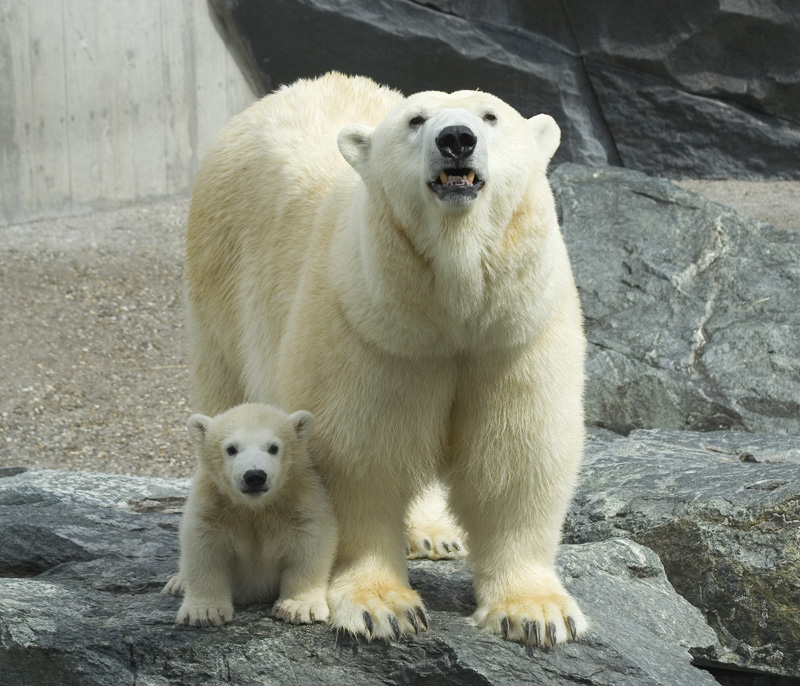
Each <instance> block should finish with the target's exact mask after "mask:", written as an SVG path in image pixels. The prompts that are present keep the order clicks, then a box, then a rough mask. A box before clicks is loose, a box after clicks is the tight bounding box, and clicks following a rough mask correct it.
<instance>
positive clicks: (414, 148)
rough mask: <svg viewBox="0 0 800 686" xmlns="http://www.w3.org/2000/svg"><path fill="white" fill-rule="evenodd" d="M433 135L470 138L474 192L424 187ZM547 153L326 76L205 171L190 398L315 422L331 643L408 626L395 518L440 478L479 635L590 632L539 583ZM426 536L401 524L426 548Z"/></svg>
mask: <svg viewBox="0 0 800 686" xmlns="http://www.w3.org/2000/svg"><path fill="white" fill-rule="evenodd" d="M446 126H468V127H469V128H470V130H471V131H473V133H474V134H475V137H476V139H477V143H476V145H475V148H474V153H473V157H472V158H471V159H470V160H469V161H468V162H469V163H468V165H467V166H469V167H470V168H472V169H474V170H475V171H476V172H477V176H478V177H480V178H482V179H484V181H485V185H484V186H483V187H482V188H480V190H479V191H477V192H475V193H473V194H472V195H470V194H468V193H459V194H458V195H452V196H447V198H449V199H443V198H445V196H444V195H440V194H438V193H435V192H433V190H432V189H431V187H430V186H429V184H430V182H431V181H432V180H433V177H435V175H437V174H438V173H439V172H440V171H441V170H443V169H446V168H447V166H448V162H447V160H446V159H445V153H444V151H442V150H439V149H438V148H437V145H436V140H437V137H438V136H439V135H440V134H441V133H442V128H443V127H446ZM559 137H560V133H559V130H558V126H557V125H556V124H555V122H554V121H553V120H552V118H550V117H548V116H547V115H538V116H535V117H532V118H531V119H527V120H526V119H524V118H523V117H522V116H520V115H519V114H518V113H517V112H516V111H514V110H513V109H512V108H511V107H509V106H508V105H506V104H505V103H503V102H502V101H501V100H499V99H498V98H495V97H494V96H491V95H489V94H486V93H480V92H473V91H461V92H457V93H453V94H446V93H438V92H426V93H418V94H416V95H412V96H410V97H409V98H403V97H402V96H400V95H399V94H398V93H396V92H393V91H390V90H388V89H385V88H380V87H378V86H376V85H375V84H374V83H372V82H371V81H369V80H367V79H361V78H348V77H344V76H342V75H338V74H329V75H327V76H325V77H323V78H321V79H318V80H313V81H300V82H297V83H296V84H294V85H292V86H290V87H287V88H283V89H281V90H280V91H278V92H277V93H275V94H272V95H269V96H267V97H266V98H264V99H263V100H261V101H260V102H259V103H257V104H255V105H253V106H252V107H251V108H249V109H248V110H247V111H245V112H244V113H243V114H242V115H240V116H239V117H237V118H235V119H234V120H233V121H232V122H231V124H230V125H229V126H228V128H227V129H226V130H225V132H223V134H222V137H221V139H220V142H219V144H218V146H217V147H216V149H215V150H213V151H212V152H211V153H210V154H209V156H208V157H207V159H206V160H205V162H204V164H203V165H202V168H201V170H200V172H199V174H198V178H197V181H196V185H195V190H194V195H193V198H192V206H191V211H190V217H189V225H188V231H187V245H186V287H187V300H188V308H189V319H188V329H189V338H190V342H191V366H192V381H193V386H194V393H195V397H196V401H197V402H198V403H199V406H200V408H201V409H203V411H205V412H217V411H220V410H222V409H224V408H226V407H228V406H229V405H231V404H235V403H237V402H242V401H243V400H251V401H252V400H257V401H261V402H272V403H276V404H279V405H281V406H284V407H286V406H293V407H298V406H301V407H307V408H309V409H310V410H311V411H312V412H313V413H314V416H315V418H316V420H317V430H316V431H315V434H314V437H313V438H312V440H311V448H312V452H313V455H314V457H315V461H316V463H317V465H318V467H319V470H320V473H321V475H322V478H323V480H324V482H325V485H326V486H327V488H328V490H329V492H330V494H331V498H332V502H333V506H334V510H335V512H336V516H337V518H338V520H339V524H340V542H339V547H338V553H337V562H336V566H335V569H334V574H333V577H332V581H331V587H330V591H329V600H330V605H331V619H332V622H333V623H334V625H336V626H337V627H340V628H343V629H345V630H348V631H351V632H353V633H365V634H367V635H371V636H378V637H392V636H394V635H396V633H397V630H398V629H399V630H400V631H410V630H415V629H416V628H417V625H418V624H419V621H415V618H420V617H423V615H424V612H423V610H422V609H421V599H420V598H419V596H418V595H417V594H416V593H415V592H414V591H412V590H411V589H410V588H409V587H408V578H407V571H406V563H405V560H404V559H403V549H404V545H403V539H404V513H405V512H406V511H407V508H408V507H409V504H410V502H411V501H412V499H414V498H415V497H417V496H419V494H420V492H421V490H422V489H423V488H424V487H426V486H431V485H432V484H434V483H435V479H436V478H437V477H440V478H442V479H443V480H444V481H445V482H446V483H447V485H448V487H449V489H450V505H451V509H452V512H453V513H454V515H455V516H456V517H457V518H458V520H459V522H460V524H461V525H462V526H463V527H464V529H465V530H466V533H467V535H468V537H469V545H470V555H471V557H472V561H473V564H474V570H475V592H476V598H477V601H478V609H477V612H476V615H475V618H476V621H477V623H478V625H479V626H480V627H481V628H483V629H485V630H487V631H492V632H494V633H503V634H505V635H507V636H508V637H509V638H512V639H517V640H526V641H527V640H530V637H529V636H528V635H526V627H531V626H532V625H533V624H532V623H533V622H539V625H541V626H544V627H549V626H551V625H552V636H553V637H552V639H549V638H547V636H548V632H547V631H546V630H545V631H544V633H543V636H545V638H544V639H543V640H544V641H545V642H556V643H558V642H561V641H563V640H565V639H566V638H567V637H568V633H569V632H568V627H569V625H570V623H572V624H573V625H574V627H575V632H576V633H577V634H580V633H582V632H583V631H584V630H585V628H586V621H585V619H584V617H583V615H582V614H581V612H580V610H579V609H578V607H577V606H576V605H575V603H574V601H573V600H572V598H571V597H570V596H569V594H568V593H567V592H566V591H565V590H564V588H563V587H562V585H561V583H560V581H559V580H558V577H557V575H556V573H555V570H554V559H555V553H556V549H557V546H558V542H559V538H560V530H561V525H562V523H563V520H564V516H565V513H566V510H567V506H568V503H569V499H570V497H571V494H572V491H573V488H574V484H575V479H576V476H577V472H578V469H579V465H580V459H581V451H582V445H583V414H582V392H583V360H584V347H585V343H584V337H583V332H582V323H581V313H580V307H579V302H578V297H577V291H576V289H575V285H574V282H573V278H572V273H571V269H570V265H569V260H568V258H567V252H566V248H565V246H564V242H563V240H562V238H561V235H560V232H559V228H558V224H557V219H556V212H555V205H554V201H553V196H552V192H551V190H550V187H549V184H548V182H547V178H546V169H547V164H548V162H549V160H550V157H551V156H552V154H553V153H554V151H555V149H556V148H557V146H558V142H559ZM451 166H452V165H451ZM458 168H461V165H458ZM433 488H434V490H435V487H433ZM424 501H425V499H424V498H423V502H424ZM433 502H434V503H435V502H436V500H435V499H433ZM437 507H438V508H439V509H442V508H441V506H440V505H437V504H434V505H423V506H421V507H417V506H415V507H414V508H413V510H412V513H413V512H417V514H418V515H419V516H418V517H417V518H418V519H419V520H426V518H427V519H428V520H430V517H428V515H430V514H431V510H432V509H434V510H435V509H436V508H437ZM442 511H444V510H442ZM432 528H436V526H435V523H432V522H430V521H428V522H427V523H425V521H423V522H422V527H421V528H419V527H417V529H416V531H417V533H416V534H414V535H415V536H416V540H417V541H423V546H424V539H423V538H421V535H424V534H425V533H426V531H425V529H432ZM411 529H412V532H413V531H414V530H415V522H414V521H412V522H411ZM456 533H457V532H456ZM448 538H449V539H450V540H460V539H458V538H456V539H453V537H452V535H451V533H449V532H448V531H447V530H445V531H444V532H443V533H442V534H441V535H440V536H439V539H440V540H442V541H447V540H448ZM412 542H413V541H412ZM417 547H419V546H417ZM412 553H413V551H412ZM365 612H366V613H369V617H370V621H366V620H365ZM393 617H394V618H395V619H394V620H393V619H392V618H393ZM570 620H571V621H570ZM370 624H372V626H370Z"/></svg>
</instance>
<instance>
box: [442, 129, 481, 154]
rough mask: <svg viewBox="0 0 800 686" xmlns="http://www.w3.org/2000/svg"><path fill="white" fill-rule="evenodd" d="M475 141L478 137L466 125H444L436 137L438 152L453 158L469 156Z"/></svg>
mask: <svg viewBox="0 0 800 686" xmlns="http://www.w3.org/2000/svg"><path fill="white" fill-rule="evenodd" d="M477 143H478V137H477V136H476V135H475V134H474V133H473V132H472V129H470V128H469V127H467V126H446V127H445V128H443V129H442V131H441V133H439V135H438V136H437V137H436V147H437V148H439V152H441V153H442V155H444V156H445V157H450V158H452V159H454V160H457V159H463V158H465V157H469V156H470V155H471V154H472V153H473V152H474V151H475V146H476V145H477Z"/></svg>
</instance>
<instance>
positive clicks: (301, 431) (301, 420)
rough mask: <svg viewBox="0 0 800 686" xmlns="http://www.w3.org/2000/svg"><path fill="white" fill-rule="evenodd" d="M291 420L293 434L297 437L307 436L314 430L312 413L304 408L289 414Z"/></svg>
mask: <svg viewBox="0 0 800 686" xmlns="http://www.w3.org/2000/svg"><path fill="white" fill-rule="evenodd" d="M289 421H291V422H292V427H293V428H294V435H295V436H297V437H298V438H308V437H309V436H310V435H311V432H312V431H313V430H314V415H312V414H311V413H310V412H307V411H306V410H298V411H297V412H292V414H290V415H289Z"/></svg>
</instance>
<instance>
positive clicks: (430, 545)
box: [422, 538, 433, 550]
mask: <svg viewBox="0 0 800 686" xmlns="http://www.w3.org/2000/svg"><path fill="white" fill-rule="evenodd" d="M422 545H424V546H425V549H426V550H433V543H431V542H430V541H429V540H428V539H427V538H426V539H425V540H424V541H422Z"/></svg>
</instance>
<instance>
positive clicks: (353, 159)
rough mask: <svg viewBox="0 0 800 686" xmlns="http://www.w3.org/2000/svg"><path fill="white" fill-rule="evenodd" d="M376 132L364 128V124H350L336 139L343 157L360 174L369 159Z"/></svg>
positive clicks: (366, 127) (367, 127)
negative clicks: (373, 136) (373, 134)
mask: <svg viewBox="0 0 800 686" xmlns="http://www.w3.org/2000/svg"><path fill="white" fill-rule="evenodd" d="M374 130H375V129H371V128H370V127H369V126H364V124H348V125H347V126H345V127H344V128H343V129H342V130H341V131H339V136H338V138H337V139H336V143H337V144H338V146H339V152H341V153H342V157H344V158H345V159H346V160H347V162H348V164H349V165H350V166H351V167H352V168H353V169H355V170H356V171H357V172H358V173H359V174H361V171H362V170H363V169H364V167H365V166H366V164H367V160H368V159H369V151H370V148H371V147H372V132H373V131H374Z"/></svg>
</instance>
